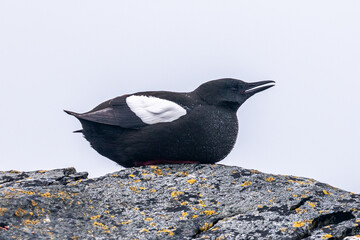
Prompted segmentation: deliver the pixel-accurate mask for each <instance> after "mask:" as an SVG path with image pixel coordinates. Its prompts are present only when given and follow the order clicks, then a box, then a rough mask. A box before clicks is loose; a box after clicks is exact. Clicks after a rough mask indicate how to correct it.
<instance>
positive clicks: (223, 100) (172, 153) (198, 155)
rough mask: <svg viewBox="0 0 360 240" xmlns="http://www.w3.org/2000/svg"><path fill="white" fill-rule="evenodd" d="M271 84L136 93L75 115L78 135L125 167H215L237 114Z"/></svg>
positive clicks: (230, 140)
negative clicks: (210, 165) (171, 165)
mask: <svg viewBox="0 0 360 240" xmlns="http://www.w3.org/2000/svg"><path fill="white" fill-rule="evenodd" d="M273 83H274V82H273V81H261V82H255V83H246V82H243V81H241V80H236V79H231V78H225V79H219V80H213V81H209V82H206V83H204V84H202V85H200V86H199V87H198V88H197V89H195V90H194V91H193V92H188V93H177V92H166V91H154V92H139V93H135V94H129V95H123V96H120V97H116V98H113V99H111V100H108V101H106V102H103V103H101V104H100V105H98V106H97V107H95V108H94V109H93V110H91V111H89V112H87V113H83V114H78V113H74V112H70V111H65V112H66V113H68V114H70V115H73V116H75V117H76V118H78V119H79V120H80V122H81V124H82V127H83V129H82V131H81V132H82V133H83V134H84V136H85V138H86V139H87V140H88V141H89V142H90V144H91V146H92V147H93V148H94V149H95V150H96V151H97V152H99V153H100V154H101V155H103V156H105V157H108V158H110V159H111V160H113V161H115V162H117V163H118V164H120V165H122V166H124V167H132V166H141V165H147V164H161V163H190V162H199V163H215V162H218V161H220V160H222V159H223V158H224V157H226V156H227V154H229V153H230V151H231V150H232V148H233V146H234V144H235V140H236V136H237V133H238V120H237V116H236V111H237V110H238V108H239V107H240V106H241V105H242V104H243V103H244V102H245V101H246V100H247V99H248V98H249V97H251V96H252V95H254V94H255V93H257V92H260V91H263V90H265V89H267V88H270V87H272V86H274V85H273Z"/></svg>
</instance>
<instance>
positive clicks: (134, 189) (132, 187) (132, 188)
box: [129, 186, 137, 192]
mask: <svg viewBox="0 0 360 240" xmlns="http://www.w3.org/2000/svg"><path fill="white" fill-rule="evenodd" d="M129 189H130V190H131V191H134V192H135V191H136V190H137V188H136V187H134V186H131V187H129Z"/></svg>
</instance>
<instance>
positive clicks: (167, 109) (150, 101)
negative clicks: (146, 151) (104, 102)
mask: <svg viewBox="0 0 360 240" xmlns="http://www.w3.org/2000/svg"><path fill="white" fill-rule="evenodd" d="M126 103H127V105H128V106H129V108H130V109H131V111H133V112H134V113H135V115H136V116H138V117H139V118H140V119H141V120H142V121H143V122H144V123H146V124H155V123H161V122H172V121H174V120H176V119H178V118H180V117H181V116H184V115H186V110H185V109H184V108H183V107H181V106H180V105H178V104H176V103H174V102H172V101H169V100H165V99H161V98H157V97H148V96H136V95H132V96H129V97H127V98H126Z"/></svg>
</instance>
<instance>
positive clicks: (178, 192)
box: [171, 191, 184, 197]
mask: <svg viewBox="0 0 360 240" xmlns="http://www.w3.org/2000/svg"><path fill="white" fill-rule="evenodd" d="M183 194H184V192H181V191H173V192H171V197H177V196H179V195H183Z"/></svg>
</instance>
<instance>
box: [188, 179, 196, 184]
mask: <svg viewBox="0 0 360 240" xmlns="http://www.w3.org/2000/svg"><path fill="white" fill-rule="evenodd" d="M186 182H188V183H189V184H190V185H193V184H194V183H196V182H197V180H196V179H189V180H187V181H186Z"/></svg>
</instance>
